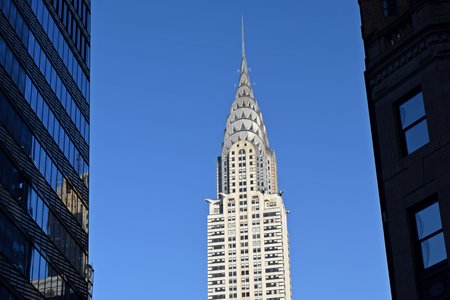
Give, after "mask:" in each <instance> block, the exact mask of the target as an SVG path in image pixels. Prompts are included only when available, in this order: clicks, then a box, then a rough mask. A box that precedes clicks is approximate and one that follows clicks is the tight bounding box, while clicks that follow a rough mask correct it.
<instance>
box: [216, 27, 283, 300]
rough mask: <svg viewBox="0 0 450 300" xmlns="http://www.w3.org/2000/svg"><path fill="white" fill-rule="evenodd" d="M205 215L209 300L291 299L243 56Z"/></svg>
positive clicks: (278, 207) (274, 188)
mask: <svg viewBox="0 0 450 300" xmlns="http://www.w3.org/2000/svg"><path fill="white" fill-rule="evenodd" d="M217 161H218V163H217V190H218V193H217V194H218V195H217V199H215V200H210V199H208V200H207V202H208V203H209V215H208V299H209V300H212V299H249V300H250V299H252V300H253V299H254V300H266V299H267V300H268V299H271V300H290V299H291V278H290V264H289V243H288V232H287V217H286V215H287V211H286V209H285V207H284V203H283V199H282V197H281V193H279V192H278V182H277V168H276V160H275V153H274V151H273V150H272V149H270V148H269V142H268V139H267V133H266V128H265V126H264V121H263V118H262V114H261V111H260V110H259V107H258V103H257V102H256V99H255V98H254V94H253V90H252V87H251V84H250V76H249V70H248V66H247V58H246V55H245V43H244V23H243V22H242V61H241V69H240V76H239V84H238V88H237V91H236V97H235V100H234V101H233V103H232V105H231V110H230V114H229V116H228V118H227V121H226V129H225V135H224V140H223V144H222V154H221V156H220V157H218V160H217Z"/></svg>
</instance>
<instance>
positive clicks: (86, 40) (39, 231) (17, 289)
mask: <svg viewBox="0 0 450 300" xmlns="http://www.w3.org/2000/svg"><path fill="white" fill-rule="evenodd" d="M90 7H91V3H90V1H89V0H71V1H69V0H0V299H8V300H12V299H77V300H84V299H90V298H91V295H92V292H91V287H92V268H91V267H90V265H89V264H88V229H89V223H88V220H89V218H88V210H89V107H90V92H89V91H90V88H89V81H90Z"/></svg>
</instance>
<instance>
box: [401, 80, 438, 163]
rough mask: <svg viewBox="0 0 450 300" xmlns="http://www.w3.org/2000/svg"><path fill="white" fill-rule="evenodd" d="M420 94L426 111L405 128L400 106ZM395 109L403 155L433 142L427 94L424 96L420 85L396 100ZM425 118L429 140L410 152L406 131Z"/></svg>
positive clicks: (405, 155) (407, 154)
mask: <svg viewBox="0 0 450 300" xmlns="http://www.w3.org/2000/svg"><path fill="white" fill-rule="evenodd" d="M419 94H422V102H423V107H424V112H425V113H424V115H423V116H422V117H420V118H418V119H417V120H415V121H414V122H412V123H411V124H409V125H408V126H406V127H405V128H403V124H402V117H401V111H400V107H401V106H402V105H404V104H405V103H407V102H408V101H410V100H412V99H413V98H414V97H415V96H417V95H419ZM394 110H395V118H396V121H397V122H396V123H397V128H398V137H399V140H400V155H401V157H407V156H409V155H411V154H413V153H415V152H417V151H419V150H420V149H422V148H423V147H425V146H426V145H427V144H429V143H430V142H431V139H430V129H429V126H428V125H429V124H428V118H427V116H428V112H427V109H426V106H425V96H424V92H423V90H422V89H421V87H420V86H419V87H416V88H414V89H412V90H411V91H410V92H408V93H406V94H405V95H404V96H403V97H401V98H400V99H399V100H398V101H396V102H395V103H394ZM424 120H425V122H426V127H427V135H428V142H427V143H425V144H423V145H421V146H420V147H418V148H416V149H415V150H413V151H411V152H408V141H407V138H406V133H407V132H408V131H409V130H411V129H413V128H414V127H416V126H417V125H419V124H420V123H421V122H423V121H424Z"/></svg>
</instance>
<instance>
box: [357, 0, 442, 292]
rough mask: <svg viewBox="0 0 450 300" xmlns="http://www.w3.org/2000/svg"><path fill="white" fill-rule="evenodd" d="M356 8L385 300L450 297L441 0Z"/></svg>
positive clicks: (377, 0)
mask: <svg viewBox="0 0 450 300" xmlns="http://www.w3.org/2000/svg"><path fill="white" fill-rule="evenodd" d="M358 2H359V5H360V9H361V19H362V36H363V39H364V47H365V56H366V60H365V62H366V71H365V79H366V89H367V98H368V107H369V114H370V125H371V129H372V140H373V149H374V154H375V162H376V169H377V179H378V189H379V195H380V207H381V215H382V219H383V228H384V237H385V243H386V254H387V261H388V266H389V277H390V283H391V291H392V299H394V300H418V299H422V300H427V299H433V300H440V299H450V260H449V259H448V257H449V255H450V252H449V250H450V201H449V199H450V184H449V178H450V176H449V175H450V159H449V158H450V143H449V142H450V138H449V132H450V101H449V99H450V84H449V82H450V31H449V29H450V1H449V0H440V1H436V0H426V1H425V0H359V1H358Z"/></svg>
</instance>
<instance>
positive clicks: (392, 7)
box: [381, 0, 397, 17]
mask: <svg viewBox="0 0 450 300" xmlns="http://www.w3.org/2000/svg"><path fill="white" fill-rule="evenodd" d="M381 3H382V4H383V15H384V16H385V17H389V16H394V15H396V14H397V4H396V3H395V0H382V1H381Z"/></svg>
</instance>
